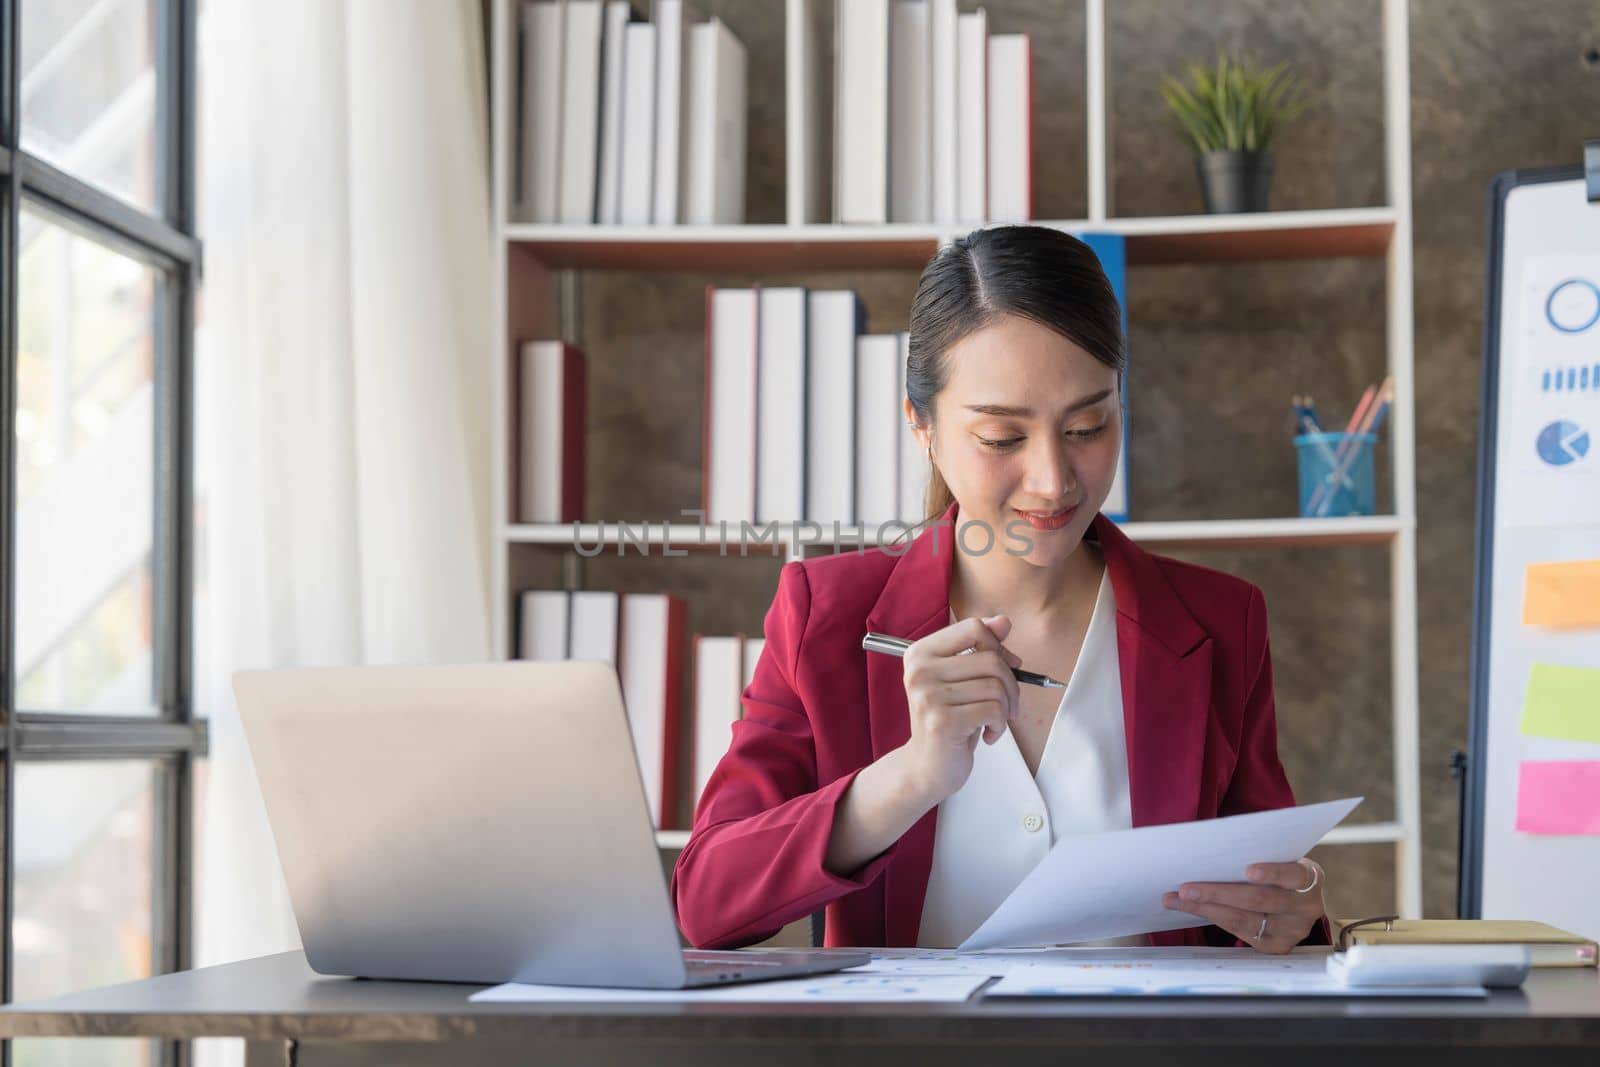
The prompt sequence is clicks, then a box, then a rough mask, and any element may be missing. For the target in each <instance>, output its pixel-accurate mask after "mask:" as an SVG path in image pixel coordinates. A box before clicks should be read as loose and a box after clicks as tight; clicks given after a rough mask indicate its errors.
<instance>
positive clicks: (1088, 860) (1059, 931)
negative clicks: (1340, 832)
mask: <svg viewBox="0 0 1600 1067" xmlns="http://www.w3.org/2000/svg"><path fill="white" fill-rule="evenodd" d="M1361 799H1362V798H1361V797H1351V798H1347V799H1345V800H1330V801H1327V802H1325V803H1322V804H1305V805H1302V806H1300V807H1296V808H1280V809H1278V810H1276V811H1258V812H1252V813H1251V814H1248V815H1228V816H1224V817H1222V818H1219V819H1202V820H1200V821H1198V822H1186V823H1169V824H1167V825H1165V826H1141V827H1136V828H1135V829H1132V830H1113V831H1111V832H1110V833H1104V834H1084V835H1081V836H1076V837H1063V838H1062V839H1061V840H1059V841H1057V842H1056V843H1055V845H1054V846H1053V847H1052V848H1051V849H1050V851H1049V852H1048V853H1047V854H1046V855H1045V857H1044V859H1042V860H1040V861H1039V865H1038V866H1037V867H1035V868H1034V869H1033V870H1032V871H1030V872H1029V873H1028V876H1027V877H1026V878H1024V879H1023V880H1022V882H1021V884H1019V885H1018V886H1017V888H1015V889H1013V890H1012V891H1011V895H1010V896H1008V897H1006V899H1005V900H1003V901H1001V903H1000V906H999V907H998V908H996V909H995V910H994V914H992V915H990V916H989V917H988V918H987V919H985V920H984V922H983V925H981V926H979V927H978V929H977V930H976V931H974V932H973V934H972V936H971V937H969V938H967V939H966V941H964V942H962V944H961V948H962V949H963V950H966V951H979V950H983V949H996V948H1012V947H1020V946H1028V945H1062V944H1070V943H1072V942H1076V941H1096V940H1099V939H1101V938H1107V937H1121V936H1124V935H1126V934H1146V933H1151V932H1154V931H1157V930H1182V929H1185V928H1187V927H1191V926H1206V925H1209V923H1208V921H1207V920H1205V919H1202V918H1200V917H1199V916H1197V915H1191V914H1189V913H1188V912H1184V911H1170V910H1168V909H1167V908H1165V907H1163V906H1162V904H1161V897H1162V894H1164V893H1167V892H1170V891H1172V890H1175V889H1177V888H1178V886H1180V885H1182V884H1183V883H1185V882H1243V881H1245V876H1244V872H1245V868H1247V867H1249V866H1250V864H1252V863H1290V862H1293V861H1294V860H1297V859H1299V858H1300V857H1301V856H1304V855H1305V854H1306V853H1307V852H1309V851H1311V848H1312V846H1313V845H1315V844H1316V843H1317V842H1318V841H1320V840H1322V836H1323V835H1324V834H1326V833H1327V832H1328V831H1329V830H1331V829H1333V828H1334V827H1335V826H1337V825H1339V823H1340V822H1341V821H1343V819H1344V817H1345V816H1346V815H1349V814H1350V812H1351V811H1353V810H1354V809H1355V806H1356V805H1357V804H1359V803H1361Z"/></svg>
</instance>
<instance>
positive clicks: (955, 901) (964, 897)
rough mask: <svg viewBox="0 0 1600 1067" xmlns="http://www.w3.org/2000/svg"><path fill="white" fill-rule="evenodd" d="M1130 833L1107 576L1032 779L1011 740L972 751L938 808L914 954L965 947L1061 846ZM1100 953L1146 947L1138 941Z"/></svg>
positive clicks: (1119, 682)
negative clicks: (961, 778) (1067, 840)
mask: <svg viewBox="0 0 1600 1067" xmlns="http://www.w3.org/2000/svg"><path fill="white" fill-rule="evenodd" d="M952 620H953V615H952ZM1132 825H1133V809H1132V806H1131V803H1130V800H1129V796H1128V751H1127V743H1126V740H1125V737H1124V733H1123V722H1122V679H1121V676H1120V674H1119V672H1118V664H1117V606H1116V598H1115V596H1114V595H1113V594H1112V592H1111V579H1110V577H1109V575H1104V576H1102V577H1101V579H1100V592H1099V594H1098V595H1097V596H1096V598H1095V604H1094V614H1093V615H1092V616H1091V618H1090V620H1089V629H1088V631H1087V633H1086V634H1085V635H1084V639H1083V650H1082V652H1081V653H1080V654H1079V656H1078V662H1077V665H1076V666H1075V667H1074V668H1073V670H1072V677H1071V678H1069V679H1068V680H1067V688H1066V689H1065V690H1064V691H1063V694H1062V697H1061V704H1060V706H1059V707H1058V708H1057V709H1056V717H1055V721H1054V722H1053V723H1052V724H1051V726H1050V734H1049V737H1048V738H1047V739H1046V741H1045V746H1044V752H1043V753H1042V754H1041V755H1040V757H1039V772H1038V775H1037V777H1036V776H1034V775H1032V774H1029V773H1028V765H1027V763H1026V762H1024V760H1023V758H1022V750H1021V749H1019V748H1018V747H1017V742H1016V738H1014V737H1013V736H1012V734H1011V732H1010V731H1009V730H1008V731H1006V733H1005V734H1004V735H1003V736H1002V737H1001V738H1000V740H998V741H996V742H995V743H994V744H993V745H986V744H984V743H983V742H982V741H979V742H978V747H977V751H976V752H975V753H974V755H973V765H972V774H971V776H970V777H969V778H968V779H967V782H966V784H965V785H963V786H962V787H961V788H960V789H959V790H957V791H956V792H955V793H953V794H952V795H951V796H950V797H949V798H947V799H946V800H945V802H944V803H943V804H940V805H939V815H938V818H937V820H936V828H935V834H934V844H933V868H932V870H931V872H930V873H929V876H928V892H927V897H926V899H925V902H924V903H923V906H922V926H921V929H920V930H919V932H918V935H917V944H918V945H920V946H923V947H927V948H952V947H954V946H957V945H959V944H961V942H962V941H964V940H966V938H967V937H968V935H970V934H971V933H972V932H973V931H974V930H976V929H977V928H978V927H979V926H980V925H982V923H983V921H984V920H985V919H987V918H988V917H989V915H990V914H991V913H992V912H993V911H994V909H995V908H997V907H998V906H999V905H1000V902H1001V901H1003V900H1004V899H1005V898H1006V897H1007V896H1008V895H1010V893H1011V891H1012V890H1013V889H1015V888H1016V887H1017V884H1018V883H1020V882H1021V881H1022V879H1023V878H1024V877H1025V876H1026V875H1027V874H1028V872H1029V871H1031V870H1033V868H1034V866H1035V865H1036V864H1038V862H1039V861H1040V860H1042V859H1043V858H1044V856H1045V853H1047V852H1049V851H1050V847H1051V846H1052V845H1054V844H1055V843H1056V842H1057V841H1059V840H1061V839H1062V838H1063V837H1072V836H1075V835H1078V834H1091V833H1100V832H1102V831H1106V830H1126V829H1128V828H1129V827H1131V826H1132ZM1046 829H1048V830H1049V832H1048V833H1040V832H1039V831H1041V830H1046ZM1096 943H1097V944H1129V945H1143V944H1147V941H1146V939H1145V938H1144V937H1143V936H1137V937H1126V938H1115V939H1111V940H1108V941H1105V942H1096Z"/></svg>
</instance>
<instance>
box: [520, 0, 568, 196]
mask: <svg viewBox="0 0 1600 1067" xmlns="http://www.w3.org/2000/svg"><path fill="white" fill-rule="evenodd" d="M564 10H565V7H564V5H563V4H562V3H561V0H527V2H525V3H524V4H523V5H522V123H523V128H522V183H523V188H522V209H523V212H524V214H525V215H526V216H527V217H528V218H530V219H531V220H532V221H534V222H555V221H556V219H557V218H559V217H560V211H561V199H560V196H561V87H562V70H561V55H562V51H563V49H562V43H563V29H562V25H563V22H564V19H563V17H562V16H563V12H564Z"/></svg>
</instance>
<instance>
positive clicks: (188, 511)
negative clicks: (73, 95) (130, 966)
mask: <svg viewBox="0 0 1600 1067" xmlns="http://www.w3.org/2000/svg"><path fill="white" fill-rule="evenodd" d="M147 2H148V3H149V6H150V10H151V12H152V15H153V22H152V35H153V36H152V43H153V52H154V55H153V58H154V63H155V68H156V86H157V95H156V109H155V110H156V114H155V151H154V166H155V175H156V184H157V193H158V196H157V201H156V205H155V206H156V209H157V211H156V213H151V212H146V211H142V210H140V209H139V208H136V207H134V206H133V205H132V204H130V203H128V202H127V201H124V200H122V199H120V198H119V197H117V196H115V195H113V194H112V193H110V192H107V191H105V190H103V189H101V188H98V187H97V186H95V185H93V184H91V183H89V182H87V181H84V180H83V179H80V178H77V177H75V176H73V175H71V174H68V173H66V172H64V171H62V170H60V169H58V168H56V167H55V166H52V165H51V164H49V163H46V162H45V161H44V160H42V159H39V158H37V157H36V156H33V155H31V154H29V153H28V152H26V151H24V150H22V148H21V147H20V142H21V128H22V122H21V115H20V113H19V100H20V87H21V64H20V58H21V52H20V48H19V41H20V31H21V26H20V20H21V8H22V0H0V608H3V609H4V610H0V726H3V729H0V1002H4V1003H10V1002H11V1000H12V991H13V986H14V982H13V977H14V962H15V960H14V951H13V929H12V925H13V918H14V899H15V893H14V889H15V885H16V864H15V828H16V825H17V812H16V806H15V804H14V802H13V798H14V797H15V796H16V766H17V762H18V761H19V760H48V761H70V760H103V759H118V758H130V757H131V758H137V759H147V760H150V761H152V762H153V763H154V764H156V766H157V769H158V774H157V787H156V797H155V827H154V835H153V836H154V840H155V853H154V855H153V856H152V857H151V862H152V864H153V867H152V874H153V876H154V886H153V889H154V911H155V913H154V914H153V915H152V916H151V923H152V939H151V947H152V959H151V968H152V971H153V973H156V974H161V973H166V972H170V971H175V970H181V969H184V968H186V967H189V966H191V965H192V956H193V931H194V914H193V913H194V869H193V867H194V830H195V828H194V766H195V761H196V760H198V759H200V758H202V757H204V756H205V754H206V752H207V747H208V735H207V728H206V722H205V720H204V719H202V718H197V717H196V715H195V707H194V695H193V678H194V663H193V652H194V647H193V646H194V640H193V636H194V634H193V627H194V603H193V585H194V583H193V573H194V540H195V538H194V525H193V522H194V520H193V516H194V316H195V289H196V286H197V285H198V284H199V281H200V272H201V245H200V242H199V240H198V238H197V237H196V234H195V122H196V97H195V80H196V67H197V64H196V56H195V50H196V8H197V5H198V2H199V0H147ZM24 202H26V203H27V206H28V208H29V210H30V211H40V212H42V213H44V214H46V215H47V216H49V217H50V219H51V221H52V222H54V223H59V224H61V225H64V226H66V227H67V228H69V229H71V230H73V231H75V232H77V233H79V234H82V235H84V236H86V237H89V238H91V239H93V240H96V241H99V242H101V243H103V244H106V245H108V246H110V247H111V248H113V249H115V250H116V251H118V252H120V253H122V254H126V255H128V256H131V257H132V258H135V259H137V260H139V261H141V262H142V263H145V264H147V265H149V266H152V267H153V268H155V270H156V274H157V284H156V298H155V300H154V302H153V316H152V328H153V330H154V348H155V353H156V356H155V382H154V390H155V398H156V400H155V436H154V440H153V441H152V449H153V458H154V466H153V470H154V473H155V486H154V490H155V500H154V502H153V503H154V512H153V513H154V519H155V521H154V530H153V531H152V536H153V538H154V540H153V542H152V554H151V555H152V579H153V587H154V595H153V619H152V634H153V638H152V644H153V648H152V656H153V662H152V667H153V680H154V696H155V700H156V707H157V710H158V714H157V715H156V716H149V717H141V718H129V717H124V716H107V715H102V714H77V713H63V712H59V711H56V712H30V711H27V710H23V709H19V708H18V707H16V706H15V705H14V703H13V702H14V700H15V688H16V683H17V678H16V676H15V672H16V670H17V665H16V664H15V662H14V657H15V641H16V632H15V621H14V620H15V615H16V612H15V606H16V568H17V559H16V506H17V467H16V462H17V449H16V405H17V401H18V393H17V364H18V354H17V353H18V335H17V312H18V304H17V273H18V265H19V257H20V249H19V247H18V232H19V221H20V213H21V210H22V206H23V204H24ZM160 1047H161V1050H162V1052H161V1056H160V1059H161V1061H162V1062H164V1063H179V1064H181V1063H184V1062H186V1061H187V1059H188V1053H187V1049H186V1046H184V1045H182V1044H180V1043H177V1042H171V1043H164V1044H162V1045H161V1046H160ZM11 1052H12V1050H11V1042H10V1041H5V1042H3V1043H0V1067H10V1064H11Z"/></svg>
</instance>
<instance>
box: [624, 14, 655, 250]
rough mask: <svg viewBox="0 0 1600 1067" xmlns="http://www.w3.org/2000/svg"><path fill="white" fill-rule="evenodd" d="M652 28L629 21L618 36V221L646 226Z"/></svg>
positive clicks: (651, 197) (651, 195)
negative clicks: (619, 127)
mask: <svg viewBox="0 0 1600 1067" xmlns="http://www.w3.org/2000/svg"><path fill="white" fill-rule="evenodd" d="M655 95H656V28H655V27H654V26H652V25H651V24H650V23H648V22H630V23H628V25H627V26H626V27H624V31H623V36H622V206H621V208H620V211H619V215H618V220H617V221H618V222H620V223H621V224H622V225H624V226H648V225H649V224H650V218H651V211H652V209H653V207H654V204H655V189H654V187H655V149H656V145H655V136H656V132H655V131H656V125H655V121H656V107H655Z"/></svg>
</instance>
